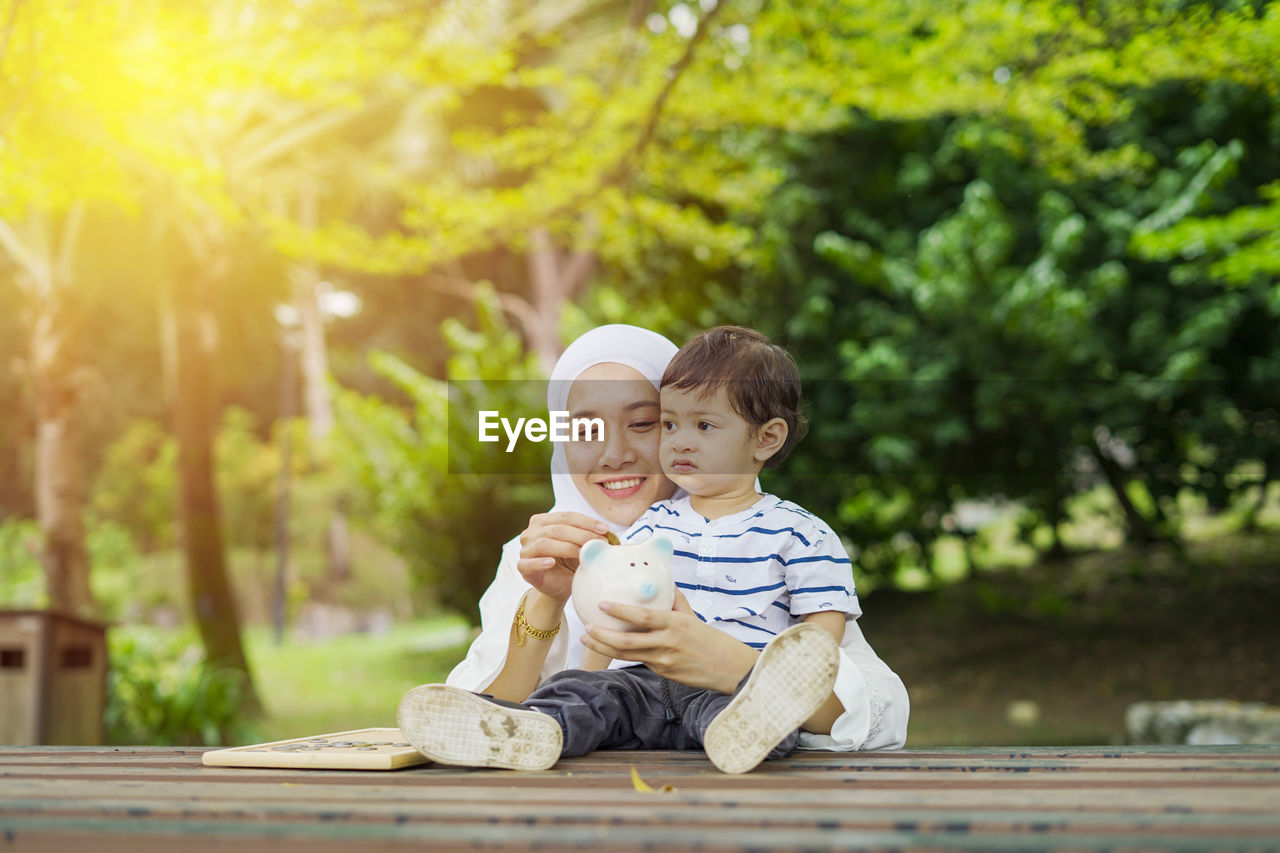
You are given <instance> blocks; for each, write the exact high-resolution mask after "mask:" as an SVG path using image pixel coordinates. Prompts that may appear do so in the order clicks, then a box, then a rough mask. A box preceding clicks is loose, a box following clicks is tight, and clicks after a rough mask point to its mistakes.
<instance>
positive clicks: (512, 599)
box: [445, 539, 570, 693]
mask: <svg viewBox="0 0 1280 853" xmlns="http://www.w3.org/2000/svg"><path fill="white" fill-rule="evenodd" d="M519 556H520V542H519V540H518V539H513V540H511V541H510V542H508V543H507V544H506V545H504V546H502V559H501V560H499V561H498V571H497V574H496V575H495V576H494V579H493V583H491V584H489V588H488V589H487V590H485V593H484V595H483V596H481V597H480V634H479V636H477V637H476V638H475V640H473V641H472V643H471V648H470V649H468V650H467V656H466V657H465V658H463V659H462V662H461V663H459V664H458V665H457V666H455V667H454V668H453V671H452V672H450V673H449V677H448V678H447V679H446V680H445V683H446V684H448V685H450V686H452V687H461V688H462V689H463V690H471V691H474V692H476V693H481V692H483V691H484V690H485V689H486V688H488V686H489V685H490V684H492V683H493V680H494V679H495V678H497V677H498V673H500V672H502V667H503V665H504V664H505V663H506V662H507V647H508V644H509V643H510V640H511V623H512V621H514V619H515V615H516V608H517V607H519V606H520V599H522V598H524V595H525V593H527V592H528V591H529V590H530V589H531V588H532V587H530V585H529V583H528V582H527V581H526V580H525V579H524V578H523V577H521V576H520V571H519V570H518V569H517V568H516V561H517V560H518V559H519ZM569 633H570V632H568V631H561V632H560V635H559V636H558V637H556V638H555V640H554V641H552V643H551V649H550V650H549V651H548V652H547V660H546V663H544V664H543V666H542V672H541V674H540V675H541V678H546V677H547V676H549V675H551V674H552V673H556V672H559V671H560V670H562V669H564V668H565V664H566V660H567V658H568V649H569ZM540 680H541V679H540Z"/></svg>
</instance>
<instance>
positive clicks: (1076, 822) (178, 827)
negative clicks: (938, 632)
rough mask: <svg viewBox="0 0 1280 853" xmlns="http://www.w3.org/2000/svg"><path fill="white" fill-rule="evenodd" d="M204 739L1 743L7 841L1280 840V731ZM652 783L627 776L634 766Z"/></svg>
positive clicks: (1033, 843) (767, 846)
mask: <svg viewBox="0 0 1280 853" xmlns="http://www.w3.org/2000/svg"><path fill="white" fill-rule="evenodd" d="M200 753H201V750H199V749H166V748H141V747H140V748H111V747H75V748H69V747H0V851H9V850H35V851H39V850H74V851H81V853H98V851H152V850H179V851H181V853H196V851H202V850H230V849H234V850H236V851H238V853H249V851H256V850H268V849H270V850H279V849H284V850H289V849H297V850H302V849H306V850H338V849H341V850H361V851H363V850H381V849H388V848H397V849H403V848H404V847H405V846H406V845H408V844H417V845H419V846H429V847H431V848H432V849H446V850H448V849H469V850H473V849H492V848H498V847H504V848H508V849H545V850H575V849H578V850H581V849H585V850H606V849H607V850H655V849H656V850H681V851H683V850H751V851H766V850H814V851H818V850H821V851H826V850H841V849H880V850H888V849H894V850H905V849H911V850H943V849H950V850H1104V849H1107V850H1144V851H1146V850H1187V851H1197V850H1206V851H1218V850H1280V746H1253V747H1249V746H1244V747H1094V748H1090V747H1080V748H1076V747H1072V748H1006V749H999V748H985V749H919V750H904V751H902V752H891V753H871V754H865V753H863V754H841V753H803V754H801V755H799V756H798V757H795V758H792V759H788V760H786V761H779V762H771V763H767V764H765V765H764V766H762V767H761V768H760V769H758V770H757V771H755V772H753V773H750V774H747V775H744V776H726V775H723V774H721V773H719V772H717V771H716V770H715V769H714V768H713V767H712V766H711V765H710V763H709V762H708V761H707V760H706V758H705V757H704V756H703V755H702V754H701V753H698V752H602V753H596V754H594V755H591V756H588V757H586V758H580V759H569V760H565V761H562V762H560V763H559V764H558V765H556V767H555V769H553V770H550V771H547V772H545V773H514V772H509V771H497V770H462V769H454V768H444V767H439V766H430V765H428V766H424V767H417V768H409V769H403V770H396V771H389V772H368V771H366V772H360V771H326V770H310V771H297V770H294V771H284V770H249V769H235V768H207V767H203V766H201V764H200ZM632 767H635V769H636V770H637V771H638V772H639V774H640V776H641V778H642V779H643V780H644V781H645V782H647V783H648V784H649V785H651V786H653V787H654V788H655V789H661V788H663V787H664V786H666V785H670V786H673V787H674V790H672V791H669V792H661V791H655V792H643V791H639V790H637V789H636V787H635V786H634V785H633V783H632V777H631V769H632Z"/></svg>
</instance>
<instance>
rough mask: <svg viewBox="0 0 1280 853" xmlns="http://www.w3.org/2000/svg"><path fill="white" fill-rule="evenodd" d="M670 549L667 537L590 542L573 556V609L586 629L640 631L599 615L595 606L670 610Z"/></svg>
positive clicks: (673, 589) (672, 598) (673, 587)
mask: <svg viewBox="0 0 1280 853" xmlns="http://www.w3.org/2000/svg"><path fill="white" fill-rule="evenodd" d="M672 549H673V545H672V544H671V540H670V539H668V538H667V537H666V536H654V537H653V538H651V539H649V540H647V541H645V542H641V543H640V544H638V545H610V544H609V543H608V542H603V541H601V540H599V539H593V540H592V541H590V542H588V543H587V544H585V545H583V546H582V549H581V550H580V551H579V552H578V571H576V572H575V573H574V575H573V606H574V609H575V610H577V611H578V616H579V617H581V618H582V621H583V622H584V623H585V624H588V625H600V626H603V627H605V628H615V629H617V630H619V631H636V630H639V629H638V628H636V627H635V626H634V625H632V624H631V623H630V622H623V621H622V620H621V619H615V618H614V617H612V616H609V615H606V614H604V613H601V612H600V602H602V601H616V602H618V603H619V604H638V605H640V606H641V607H647V608H649V609H650V610H670V609H671V604H672V602H674V601H675V596H676V585H675V583H674V582H673V581H672V580H671V552H672Z"/></svg>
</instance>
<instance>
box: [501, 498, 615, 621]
mask: <svg viewBox="0 0 1280 853" xmlns="http://www.w3.org/2000/svg"><path fill="white" fill-rule="evenodd" d="M608 532H609V526H608V525H607V524H605V523H604V522H603V521H597V520H596V519H594V518H592V517H591V516H589V515H583V514H582V513H580V512H543V513H539V514H537V515H535V516H532V517H531V518H530V519H529V526H528V527H526V528H525V529H524V532H522V533H521V534H520V559H519V560H517V561H516V568H517V569H519V570H520V574H521V576H523V577H524V579H525V580H526V581H528V582H529V584H530V585H531V586H533V587H534V588H535V589H537V590H538V591H539V592H541V593H542V594H543V595H545V596H547V597H548V598H552V599H555V600H556V601H558V602H560V603H561V604H564V602H566V601H568V600H569V594H570V593H571V592H572V591H573V573H574V572H575V571H577V568H578V551H579V550H580V549H581V548H582V546H583V545H585V544H586V543H588V542H590V541H591V540H592V539H603V538H604V535H605V534H606V533H608Z"/></svg>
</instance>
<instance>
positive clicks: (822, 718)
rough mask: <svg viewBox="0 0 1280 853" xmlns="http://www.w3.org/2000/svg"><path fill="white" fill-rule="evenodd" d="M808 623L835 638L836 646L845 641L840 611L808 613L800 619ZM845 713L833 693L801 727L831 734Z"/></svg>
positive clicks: (814, 731) (815, 732) (842, 615)
mask: <svg viewBox="0 0 1280 853" xmlns="http://www.w3.org/2000/svg"><path fill="white" fill-rule="evenodd" d="M800 618H801V619H803V620H804V621H806V622H812V623H813V624H815V625H819V626H821V627H822V628H823V629H824V630H826V631H827V632H828V633H829V634H831V636H832V637H835V640H836V645H837V646H838V645H840V642H841V641H842V640H843V639H844V620H845V614H844V613H842V612H840V611H838V610H823V611H821V612H819V613H806V614H804V615H803V616H801V617H800ZM843 713H844V705H842V704H840V700H839V699H837V698H836V694H835V693H834V692H833V693H832V694H831V695H830V696H828V697H827V701H825V702H823V703H822V707H820V708H818V710H817V711H814V712H813V716H812V717H810V718H809V719H807V720H805V721H804V724H803V725H802V726H801V728H803V729H804V730H805V731H807V732H813V733H814V734H823V735H829V734H831V727H832V726H833V725H835V722H836V720H838V719H839V718H840V715H841V714H843Z"/></svg>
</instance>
